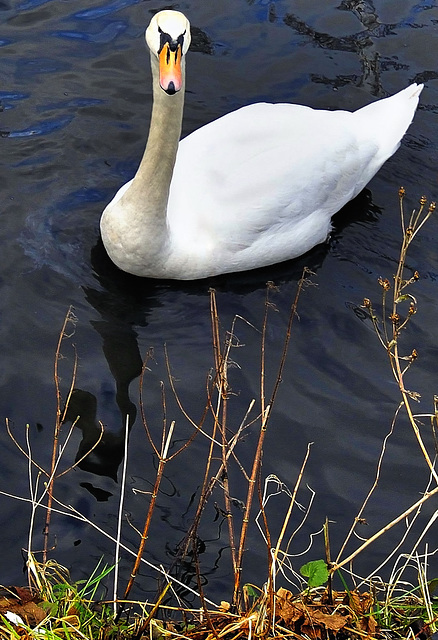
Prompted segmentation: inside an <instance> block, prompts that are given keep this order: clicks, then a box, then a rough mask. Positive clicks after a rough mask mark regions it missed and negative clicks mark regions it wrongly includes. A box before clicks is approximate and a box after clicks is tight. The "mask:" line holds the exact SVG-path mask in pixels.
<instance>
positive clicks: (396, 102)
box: [354, 83, 424, 157]
mask: <svg viewBox="0 0 438 640" xmlns="http://www.w3.org/2000/svg"><path fill="white" fill-rule="evenodd" d="M423 87H424V85H422V84H416V83H415V84H411V85H410V86H409V87H406V89H403V90H402V91H399V92H398V93H396V94H395V95H393V96H390V97H389V98H384V99H383V100H377V102H372V103H371V104H368V105H367V106H366V107H362V109H358V111H355V114H354V115H355V116H356V117H357V118H358V119H359V120H360V121H361V122H360V126H361V127H363V130H364V131H367V132H368V133H370V132H371V131H372V132H374V135H375V136H376V137H377V139H378V143H379V147H380V148H381V151H382V152H383V153H386V154H387V157H389V156H390V155H392V154H393V153H394V152H395V151H396V150H397V149H398V147H399V146H400V142H401V139H402V138H403V136H404V135H405V133H406V131H407V130H408V128H409V125H410V124H411V122H412V120H413V118H414V114H415V110H416V109H417V106H418V100H419V97H420V93H421V92H422V90H423Z"/></svg>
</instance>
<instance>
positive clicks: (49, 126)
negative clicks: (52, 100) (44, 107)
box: [8, 115, 74, 138]
mask: <svg viewBox="0 0 438 640" xmlns="http://www.w3.org/2000/svg"><path fill="white" fill-rule="evenodd" d="M73 117H74V116H72V115H69V116H61V117H59V118H55V119H53V120H46V121H45V122H38V123H37V124H34V125H32V126H30V127H27V128H26V129H21V130H18V131H11V132H10V133H9V136H8V137H9V138H26V137H28V136H41V135H46V134H47V133H52V132H53V131H57V130H58V129H62V128H63V127H65V126H67V125H68V124H70V122H71V121H72V120H73Z"/></svg>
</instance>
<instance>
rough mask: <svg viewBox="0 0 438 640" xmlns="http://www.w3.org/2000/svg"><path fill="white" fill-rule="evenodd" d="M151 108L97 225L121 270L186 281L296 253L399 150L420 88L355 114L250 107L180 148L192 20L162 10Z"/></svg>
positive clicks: (154, 25)
mask: <svg viewBox="0 0 438 640" xmlns="http://www.w3.org/2000/svg"><path fill="white" fill-rule="evenodd" d="M145 35H146V42H147V44H148V47H149V49H150V53H151V66H152V82H153V109H152V116H151V122H150V130H149V137H148V141H147V145H146V150H145V152H144V155H143V158H142V160H141V163H140V166H139V168H138V170H137V173H136V174H135V177H134V178H133V179H132V180H131V181H130V182H128V183H127V184H125V185H124V186H123V187H121V189H119V191H118V192H117V194H116V196H115V197H114V199H113V200H112V201H111V202H110V203H109V204H108V206H107V207H106V209H105V211H104V212H103V214H102V218H101V234H102V240H103V243H104V245H105V248H106V250H107V252H108V254H109V256H110V258H111V259H112V260H113V262H114V263H115V264H116V265H117V266H118V267H119V268H120V269H122V270H123V271H127V272H129V273H132V274H135V275H138V276H147V277H151V278H174V279H179V280H194V279H197V278H205V277H208V276H214V275H218V274H221V273H229V272H233V271H245V270H247V269H254V268H256V267H262V266H266V265H270V264H274V263H277V262H281V261H283V260H288V259H290V258H295V257H297V256H299V255H301V254H303V253H305V252H306V251H308V250H309V249H311V248H312V247H313V246H315V245H316V244H319V243H321V242H324V241H325V240H326V238H327V236H328V234H329V233H330V229H331V223H330V220H331V217H332V215H333V214H334V213H336V212H337V211H338V210H339V209H341V207H342V206H343V205H344V204H345V203H346V202H348V201H349V200H351V199H352V198H354V197H355V196H356V195H357V194H358V193H359V192H360V191H361V190H362V189H363V188H364V187H365V185H366V184H367V183H368V182H369V180H370V179H371V178H372V177H373V176H374V174H375V173H376V172H377V171H378V170H379V169H380V167H381V166H382V164H383V163H384V162H385V161H386V160H387V159H388V158H389V157H390V156H391V155H392V154H393V153H394V152H395V151H396V150H397V149H398V147H399V146H400V141H401V138H402V137H403V135H404V134H405V132H406V130H407V129H408V127H409V125H410V123H411V121H412V118H413V116H414V113H415V109H416V107H417V104H418V98H419V95H420V92H421V90H422V88H423V85H417V84H412V85H411V86H409V87H407V88H406V89H404V90H403V91H400V92H399V93H397V94H396V95H393V96H391V97H389V98H385V99H383V100H379V101H377V102H374V103H372V104H370V105H368V106H366V107H363V108H362V109H359V110H358V111H355V112H354V113H350V112H347V111H316V110H313V109H310V108H309V107H304V106H298V105H292V104H266V103H260V104H252V105H250V106H247V107H243V108H241V109H238V110H237V111H234V112H232V113H229V114H228V115H225V116H223V117H221V118H219V119H218V120H215V121H214V122H211V123H210V124H207V125H205V126H204V127H201V128H200V129H198V130H197V131H195V132H194V133H192V134H190V135H189V136H187V137H186V138H185V139H183V140H182V141H181V142H179V138H180V135H181V122H182V115H183V104H184V87H185V58H186V53H187V50H188V48H189V45H190V24H189V21H188V20H187V18H186V17H185V16H184V15H183V14H182V13H180V12H179V11H170V10H165V11H160V12H159V13H157V14H156V15H155V16H154V17H153V18H152V20H151V22H150V24H149V27H148V28H147V30H146V34H145Z"/></svg>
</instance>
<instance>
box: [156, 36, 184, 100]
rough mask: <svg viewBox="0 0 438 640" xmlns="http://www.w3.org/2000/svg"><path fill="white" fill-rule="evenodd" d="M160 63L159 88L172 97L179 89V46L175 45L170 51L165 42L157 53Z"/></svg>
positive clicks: (180, 80)
mask: <svg viewBox="0 0 438 640" xmlns="http://www.w3.org/2000/svg"><path fill="white" fill-rule="evenodd" d="M158 58H159V63H160V86H161V88H162V89H163V90H164V91H165V92H166V93H168V94H169V95H173V94H174V93H176V92H177V91H179V90H180V89H181V86H182V71H181V45H180V44H177V45H176V48H175V49H174V50H172V49H171V48H170V45H169V43H168V42H166V43H165V44H164V46H163V48H162V49H161V51H160V53H159V56H158Z"/></svg>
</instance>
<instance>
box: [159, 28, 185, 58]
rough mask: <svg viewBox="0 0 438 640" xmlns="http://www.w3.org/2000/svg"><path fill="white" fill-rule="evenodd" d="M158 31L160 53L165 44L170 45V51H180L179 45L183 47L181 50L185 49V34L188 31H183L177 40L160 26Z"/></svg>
mask: <svg viewBox="0 0 438 640" xmlns="http://www.w3.org/2000/svg"><path fill="white" fill-rule="evenodd" d="M158 33H159V34H160V48H159V49H158V53H159V54H160V53H161V51H162V49H163V47H164V45H165V44H168V45H169V51H172V52H173V53H176V52H177V51H178V47H181V52H182V50H183V44H184V36H185V34H186V32H185V31H184V33H182V34H181V35H179V36H178V38H177V39H176V40H174V39H173V38H172V37H171V36H170V35H169V34H168V33H165V32H164V31H163V30H162V29H161V28H160V27H158Z"/></svg>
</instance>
